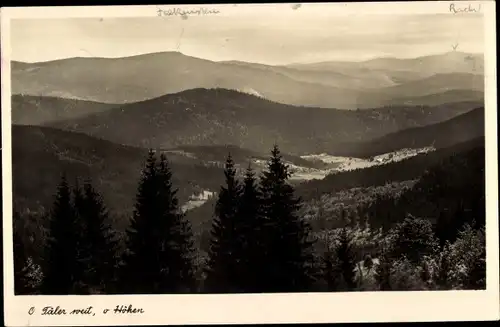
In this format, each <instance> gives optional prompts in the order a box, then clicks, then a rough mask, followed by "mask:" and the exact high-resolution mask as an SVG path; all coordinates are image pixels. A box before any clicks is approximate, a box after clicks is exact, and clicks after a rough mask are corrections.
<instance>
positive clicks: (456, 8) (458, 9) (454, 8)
mask: <svg viewBox="0 0 500 327" xmlns="http://www.w3.org/2000/svg"><path fill="white" fill-rule="evenodd" d="M480 11H481V4H478V5H477V6H473V5H471V4H470V3H469V5H468V6H460V5H457V4H456V3H450V12H451V13H453V14H460V13H473V12H480Z"/></svg>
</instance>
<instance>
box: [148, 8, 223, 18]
mask: <svg viewBox="0 0 500 327" xmlns="http://www.w3.org/2000/svg"><path fill="white" fill-rule="evenodd" d="M156 13H157V15H158V16H184V17H186V16H192V15H198V16H203V15H217V14H218V13H220V11H218V10H217V9H207V8H199V9H191V10H182V9H181V8H172V9H161V8H158V9H157V11H156Z"/></svg>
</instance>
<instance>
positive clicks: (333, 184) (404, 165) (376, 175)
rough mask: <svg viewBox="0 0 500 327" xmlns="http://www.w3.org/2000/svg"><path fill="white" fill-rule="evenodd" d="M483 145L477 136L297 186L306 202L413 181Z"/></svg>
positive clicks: (481, 139)
mask: <svg viewBox="0 0 500 327" xmlns="http://www.w3.org/2000/svg"><path fill="white" fill-rule="evenodd" d="M484 144H485V139H484V137H478V138H475V139H472V140H469V141H466V142H462V143H458V144H455V145H453V146H449V147H446V148H441V149H437V150H436V151H432V152H427V153H422V154H419V155H417V156H414V157H411V158H408V159H405V160H402V161H398V162H392V163H390V164H386V165H379V166H372V167H369V168H365V169H359V170H352V171H345V172H338V173H333V174H330V175H328V176H326V177H325V178H324V179H321V180H310V181H307V182H304V183H302V184H301V185H300V186H298V187H297V193H298V194H299V195H300V196H302V197H303V198H304V199H315V198H319V197H320V196H322V195H323V194H330V193H335V192H337V191H339V190H344V189H350V188H356V187H369V186H381V185H385V184H386V183H391V182H401V181H407V180H413V179H416V178H419V177H420V176H421V175H422V174H423V173H424V172H425V171H426V170H427V169H429V168H430V167H432V166H434V165H437V164H439V163H441V162H442V160H444V159H446V158H448V157H450V156H452V155H454V154H456V153H461V152H466V151H469V150H472V149H475V148H480V147H484Z"/></svg>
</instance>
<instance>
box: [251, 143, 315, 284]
mask: <svg viewBox="0 0 500 327" xmlns="http://www.w3.org/2000/svg"><path fill="white" fill-rule="evenodd" d="M271 154H272V156H271V158H270V160H269V162H268V165H267V171H265V172H264V173H263V176H262V178H261V192H262V214H263V218H264V223H263V232H262V233H261V236H260V238H261V240H262V241H263V242H264V244H265V251H264V252H263V253H262V254H261V258H262V265H261V269H262V278H261V280H260V287H261V291H263V292H303V291H308V290H309V289H310V287H311V284H312V282H313V281H314V275H315V273H314V271H313V267H314V258H313V256H312V251H311V250H312V241H311V238H310V227H309V225H308V224H307V223H306V222H305V221H304V220H302V219H301V218H300V217H298V210H299V208H300V199H298V198H296V197H295V195H294V189H293V187H292V186H291V185H289V184H288V182H287V180H288V178H289V177H290V173H289V171H288V166H287V165H285V164H284V163H283V162H282V158H281V155H280V151H279V149H278V147H277V146H275V147H274V148H273V150H272V152H271Z"/></svg>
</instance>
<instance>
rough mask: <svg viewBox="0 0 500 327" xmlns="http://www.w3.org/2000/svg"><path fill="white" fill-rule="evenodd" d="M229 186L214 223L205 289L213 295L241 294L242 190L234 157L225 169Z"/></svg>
mask: <svg viewBox="0 0 500 327" xmlns="http://www.w3.org/2000/svg"><path fill="white" fill-rule="evenodd" d="M224 176H225V181H226V185H225V186H221V189H220V192H219V196H218V199H217V203H216V205H215V217H214V219H213V223H212V232H211V234H212V238H211V241H210V250H209V261H208V267H207V277H206V284H205V288H206V290H207V291H209V292H217V293H230V292H238V291H239V288H240V285H239V284H240V283H239V279H240V276H239V272H240V269H239V267H238V266H239V265H241V260H242V258H241V251H239V252H240V253H238V249H241V248H242V247H241V243H240V242H241V241H242V240H241V238H240V236H241V235H239V232H240V231H239V230H238V227H239V225H238V219H239V217H237V214H238V204H239V197H240V194H241V188H240V185H239V183H238V181H237V180H236V170H235V167H234V162H233V159H232V157H231V154H229V155H228V157H227V159H226V163H225V168H224Z"/></svg>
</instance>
